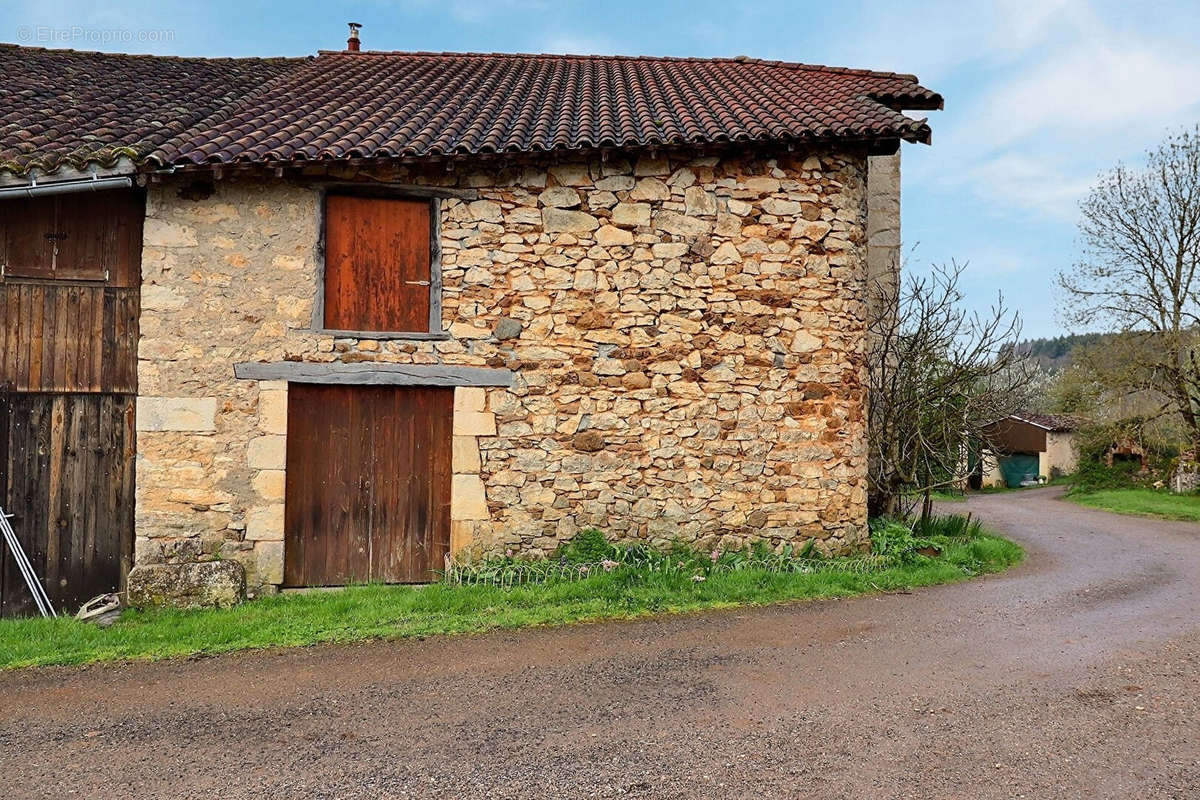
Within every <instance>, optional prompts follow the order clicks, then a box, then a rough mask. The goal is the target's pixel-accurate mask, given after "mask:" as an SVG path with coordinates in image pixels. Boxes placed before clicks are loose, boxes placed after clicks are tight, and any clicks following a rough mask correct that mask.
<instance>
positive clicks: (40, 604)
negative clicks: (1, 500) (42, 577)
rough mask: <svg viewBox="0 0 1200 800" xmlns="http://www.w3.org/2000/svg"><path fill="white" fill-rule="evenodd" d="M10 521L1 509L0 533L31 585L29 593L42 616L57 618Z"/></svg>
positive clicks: (22, 573) (26, 581)
mask: <svg viewBox="0 0 1200 800" xmlns="http://www.w3.org/2000/svg"><path fill="white" fill-rule="evenodd" d="M10 519H12V515H11V514H5V513H4V509H3V508H0V532H3V534H4V541H5V543H6V544H7V545H8V549H9V550H12V554H13V560H14V561H16V562H17V569H19V570H20V571H21V577H22V578H24V579H25V583H26V584H28V585H29V592H30V594H32V595H33V602H34V603H35V604H37V609H38V611H40V612H42V616H43V617H57V616H58V612H57V611H55V610H54V605H53V604H52V603H51V602H50V598H49V596H47V594H46V589H45V587H43V586H42V583H41V581H39V580H38V579H37V575H35V574H34V572H33V565H32V564H30V563H29V556H27V555H25V551H24V550H23V549H22V548H21V543H20V542H19V541H18V540H17V532H16V531H14V530H13V527H12V525H11V524H10V523H9V520H10Z"/></svg>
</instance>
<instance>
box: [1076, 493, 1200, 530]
mask: <svg viewBox="0 0 1200 800" xmlns="http://www.w3.org/2000/svg"><path fill="white" fill-rule="evenodd" d="M1067 498H1068V499H1069V500H1071V501H1072V502H1075V503H1078V504H1079V505H1081V506H1088V507H1089V508H1099V509H1101V510H1103V511H1112V512H1114V513H1117V514H1134V515H1137V516H1142V517H1156V518H1158V519H1173V520H1183V521H1185V522H1200V495H1195V494H1171V493H1170V492H1166V491H1162V492H1156V491H1154V490H1152V489H1101V490H1098V491H1094V492H1080V493H1078V494H1076V493H1071V494H1068V495H1067Z"/></svg>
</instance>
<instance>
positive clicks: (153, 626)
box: [0, 535, 1022, 668]
mask: <svg viewBox="0 0 1200 800" xmlns="http://www.w3.org/2000/svg"><path fill="white" fill-rule="evenodd" d="M1021 557H1022V551H1021V548H1020V547H1018V546H1017V545H1016V544H1014V543H1012V542H1009V541H1007V540H1005V539H1001V538H998V537H994V536H991V535H980V536H977V537H975V538H971V539H965V540H964V539H949V540H946V541H945V543H944V547H943V551H942V554H941V555H940V556H938V557H936V558H924V557H920V558H916V559H914V560H912V561H911V562H910V563H903V564H901V565H899V566H894V567H891V568H888V569H882V570H879V571H874V572H867V573H863V574H847V573H836V572H818V573H813V574H808V573H780V572H772V571H767V570H761V569H746V570H744V571H737V572H726V573H714V574H711V575H709V577H707V578H706V579H704V580H702V581H697V580H695V578H693V577H692V576H690V575H687V574H681V573H672V574H661V573H648V572H646V571H645V570H639V569H637V568H633V567H622V568H620V569H616V570H614V571H613V572H611V573H599V574H595V575H593V576H592V577H589V578H586V579H584V580H578V581H575V582H554V583H547V584H540V585H526V586H518V587H515V588H498V587H495V586H488V585H464V586H451V585H447V584H434V585H430V586H425V587H406V586H360V587H351V588H348V589H345V590H342V591H335V592H313V593H308V594H290V595H281V596H276V597H270V598H266V599H262V600H257V601H254V602H250V603H244V604H242V605H240V606H237V607H235V608H231V609H212V610H200V611H173V610H155V611H128V612H126V613H125V614H124V615H123V616H122V617H121V619H120V620H118V621H117V622H116V623H115V624H114V625H113V626H112V627H110V628H98V627H96V626H94V625H90V624H87V623H80V622H76V621H74V620H71V619H57V620H42V619H27V620H8V621H3V622H0V668H14V667H27V666H34V665H49V664H85V663H88V662H94V661H117V660H126V659H161V658H172V657H180V656H187V655H192V654H197V653H210V654H211V653H225V652H230V651H233V650H245V649H250V648H261V647H296V646H305V645H314V644H321V643H328V642H353V641H360V640H365V639H400V638H406V637H413V636H431V635H437V634H452V633H480V632H483V631H489V630H495V629H501V628H521V627H527V626H535V625H558V624H563V623H570V622H580V621H585V620H603V619H632V618H637V617H645V616H649V615H651V614H660V613H681V612H689V611H699V610H702V609H713V608H726V607H730V606H738V605H764V604H769V603H781V602H788V601H793V600H807V599H814V598H822V597H847V596H850V595H856V594H864V593H867V592H879V591H889V590H895V589H907V588H911V587H917V586H929V585H932V584H939V583H950V582H953V581H961V580H965V579H967V578H970V577H972V576H974V575H978V574H981V573H985V572H996V571H999V570H1001V569H1004V568H1005V567H1008V566H1010V565H1012V564H1014V563H1016V562H1018V561H1019V560H1020V559H1021Z"/></svg>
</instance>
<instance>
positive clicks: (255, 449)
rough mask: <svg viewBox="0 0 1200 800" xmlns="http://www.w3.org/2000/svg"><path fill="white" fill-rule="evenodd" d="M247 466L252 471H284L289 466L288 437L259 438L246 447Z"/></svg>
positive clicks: (252, 440)
mask: <svg viewBox="0 0 1200 800" xmlns="http://www.w3.org/2000/svg"><path fill="white" fill-rule="evenodd" d="M246 464H247V466H249V467H250V468H251V469H284V468H285V467H286V466H287V437H286V436H277V435H271V436H259V437H258V438H257V439H251V440H250V443H249V444H248V445H246Z"/></svg>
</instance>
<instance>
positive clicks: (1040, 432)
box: [971, 413, 1080, 488]
mask: <svg viewBox="0 0 1200 800" xmlns="http://www.w3.org/2000/svg"><path fill="white" fill-rule="evenodd" d="M1079 425H1080V420H1079V419H1078V418H1077V417H1071V416H1067V415H1065V414H1032V413H1021V414H1011V415H1009V416H1007V417H1005V418H1004V419H1000V420H997V421H996V422H993V423H992V424H991V425H990V426H988V427H987V429H986V430H985V435H986V437H987V441H988V444H989V447H986V448H984V450H983V452H982V454H981V458H979V459H978V460H977V464H976V467H975V472H974V474H973V475H972V476H971V484H972V485H973V487H974V488H979V487H980V486H984V487H988V486H1010V487H1016V486H1021V485H1028V484H1030V483H1034V482H1036V481H1037V479H1038V477H1039V476H1044V477H1045V478H1047V479H1050V478H1056V477H1059V476H1061V475H1069V474H1070V473H1072V472H1074V471H1075V465H1076V461H1077V454H1076V452H1075V431H1076V430H1077V429H1078V428H1079Z"/></svg>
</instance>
